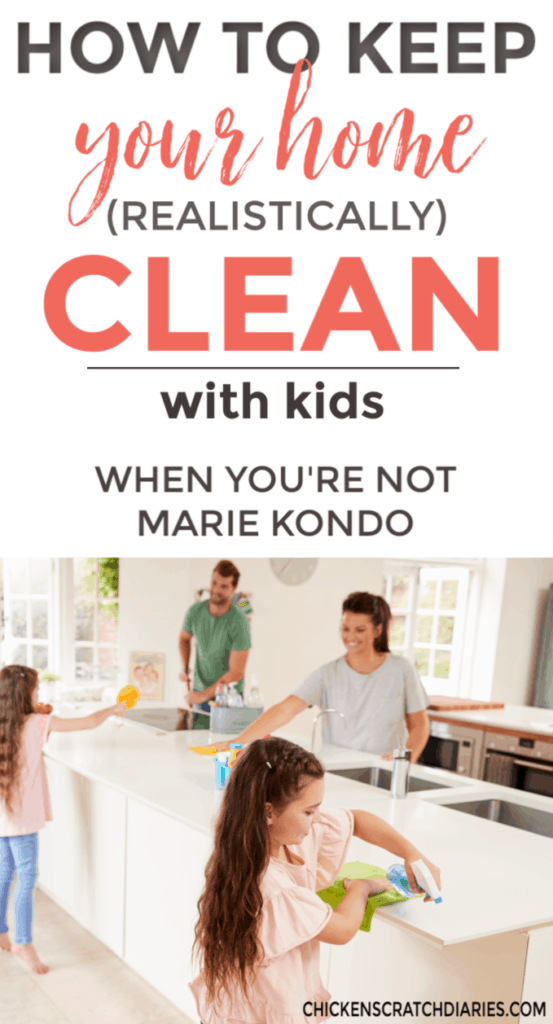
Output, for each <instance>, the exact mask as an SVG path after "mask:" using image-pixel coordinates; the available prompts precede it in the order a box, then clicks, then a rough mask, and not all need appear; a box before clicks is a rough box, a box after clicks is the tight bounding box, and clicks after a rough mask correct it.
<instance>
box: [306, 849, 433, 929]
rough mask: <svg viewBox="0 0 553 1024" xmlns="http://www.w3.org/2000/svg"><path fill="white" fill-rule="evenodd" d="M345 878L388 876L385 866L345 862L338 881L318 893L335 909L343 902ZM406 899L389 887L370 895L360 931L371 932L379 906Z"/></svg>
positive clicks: (390, 904) (386, 905)
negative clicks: (384, 890)
mask: <svg viewBox="0 0 553 1024" xmlns="http://www.w3.org/2000/svg"><path fill="white" fill-rule="evenodd" d="M344 878H386V872H385V870H384V868H379V867H376V866H375V865H374V864H363V863H362V862H361V861H352V862H351V863H350V864H344V867H343V868H342V871H341V872H340V874H339V875H338V878H337V879H336V881H335V882H333V884H332V885H329V886H328V887H327V888H326V889H321V891H320V892H318V893H317V895H318V896H320V898H321V899H322V900H323V902H324V903H328V904H329V905H330V906H331V907H333V908H334V909H336V907H337V906H338V905H339V904H340V903H341V902H342V900H343V898H344V896H345V894H346V890H345V889H344V886H343V880H344ZM388 881H389V879H388ZM412 895H414V896H421V895H422V894H421V893H413V894H412ZM405 899H407V896H406V895H402V894H401V893H400V892H399V891H397V890H395V889H388V890H387V891H386V892H379V893H376V895H375V896H369V898H368V900H367V908H366V910H365V913H364V915H363V920H362V921H361V925H360V927H359V931H361V932H370V930H371V922H372V919H373V917H374V912H375V910H378V908H379V907H389V906H392V904H394V903H403V902H404V900H405Z"/></svg>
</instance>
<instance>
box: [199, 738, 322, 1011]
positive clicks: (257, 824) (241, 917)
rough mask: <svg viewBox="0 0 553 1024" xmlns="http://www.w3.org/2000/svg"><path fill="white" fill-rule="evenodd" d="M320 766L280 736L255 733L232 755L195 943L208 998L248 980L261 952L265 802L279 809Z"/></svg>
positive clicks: (266, 842)
mask: <svg viewBox="0 0 553 1024" xmlns="http://www.w3.org/2000/svg"><path fill="white" fill-rule="evenodd" d="M323 775H324V768H323V766H322V764H321V763H320V761H318V760H317V758H316V757H315V755H314V754H310V753H308V751H307V750H304V749H303V747H298V746H296V744H295V743H289V742H288V741H287V740H283V739H280V738H279V737H277V736H271V737H269V738H268V739H265V740H255V741H254V742H253V743H250V744H249V746H248V747H247V749H246V750H245V751H244V753H242V754H241V755H240V757H239V758H238V760H237V761H236V762H235V764H234V767H233V769H232V772H231V774H230V778H229V780H228V782H227V785H226V790H225V795H224V797H223V803H222V806H221V810H220V812H219V816H218V818H217V824H216V828H215V845H214V849H213V853H212V854H211V857H210V859H209V861H208V864H207V868H206V884H205V889H204V891H203V892H202V895H201V896H200V899H199V901H198V910H199V914H200V919H199V921H198V923H197V925H196V930H195V936H196V937H195V942H194V950H195V952H196V954H198V955H199V958H200V962H201V973H202V979H203V981H204V984H205V986H206V989H207V995H208V999H209V1001H210V1002H212V1003H215V1002H216V1001H217V995H218V993H220V992H221V991H224V992H225V993H226V994H227V995H228V996H230V995H231V993H232V989H233V988H235V987H236V986H238V987H240V988H241V989H242V991H243V992H244V994H245V995H246V996H247V986H248V983H251V982H252V981H254V979H255V974H256V970H257V969H258V968H259V965H260V963H261V961H262V959H263V955H264V954H263V949H262V947H261V944H260V942H259V940H258V938H257V929H258V925H259V919H260V915H261V910H262V905H263V898H262V895H261V889H260V880H261V876H262V875H263V873H264V871H265V869H266V868H267V865H268V863H269V856H270V840H269V828H268V825H267V809H266V804H267V803H270V804H272V806H273V807H274V808H275V809H276V810H277V811H281V810H283V809H284V808H285V807H286V806H287V805H288V804H289V803H291V802H292V801H293V800H295V799H296V798H297V797H298V795H299V793H300V792H301V790H302V789H303V787H304V785H306V784H307V783H308V782H309V780H311V779H321V778H322V777H323Z"/></svg>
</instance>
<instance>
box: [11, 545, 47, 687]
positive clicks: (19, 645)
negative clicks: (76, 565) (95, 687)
mask: <svg viewBox="0 0 553 1024" xmlns="http://www.w3.org/2000/svg"><path fill="white" fill-rule="evenodd" d="M2 568H3V573H2V576H3V604H4V630H3V632H4V635H3V637H0V639H1V640H2V661H3V662H4V664H6V665H28V666H29V667H30V668H36V669H37V670H38V671H41V670H45V669H53V668H54V667H55V666H54V661H55V656H54V642H53V637H54V628H53V584H54V563H53V561H52V559H50V558H5V559H4V560H3V566H2Z"/></svg>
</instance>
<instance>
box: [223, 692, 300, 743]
mask: <svg viewBox="0 0 553 1024" xmlns="http://www.w3.org/2000/svg"><path fill="white" fill-rule="evenodd" d="M308 707H309V704H307V703H306V701H304V700H302V699H301V697H296V695H295V694H294V693H291V694H290V696H289V697H285V698H284V700H281V701H280V704H273V706H272V708H267V710H266V711H264V712H263V714H262V715H260V716H259V718H256V719H255V722H252V723H251V725H248V726H247V727H246V728H245V729H244V731H243V732H241V733H240V735H239V736H234V737H232V736H229V738H228V740H224V741H223V740H222V741H221V743H218V744H217V747H218V748H219V749H221V750H227V749H228V746H229V744H230V743H251V741H252V740H259V739H261V738H262V737H263V736H266V735H267V733H269V732H274V731H275V729H282V726H283V725H287V724H288V722H291V721H292V719H293V718H295V717H296V715H299V713H300V711H303V710H304V709H305V708H308Z"/></svg>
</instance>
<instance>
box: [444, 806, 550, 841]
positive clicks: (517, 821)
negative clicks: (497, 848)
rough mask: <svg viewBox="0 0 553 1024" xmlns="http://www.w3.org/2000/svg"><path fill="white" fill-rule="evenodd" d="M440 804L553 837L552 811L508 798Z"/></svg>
mask: <svg viewBox="0 0 553 1024" xmlns="http://www.w3.org/2000/svg"><path fill="white" fill-rule="evenodd" d="M442 806H443V807H451V808H452V809H453V810H454V811H462V812H463V814H473V815H476V817H477V818H487V819H488V821H499V822H500V823H501V824H502V825H511V827H512V828H522V829H524V831H525V832H533V833H534V835H538V836H547V837H548V838H549V839H553V813H552V812H550V811H543V810H541V808H540V809H539V810H538V809H537V808H535V807H525V806H524V805H523V804H515V803H511V801H510V800H509V801H507V800H467V802H466V803H457V804H442Z"/></svg>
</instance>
